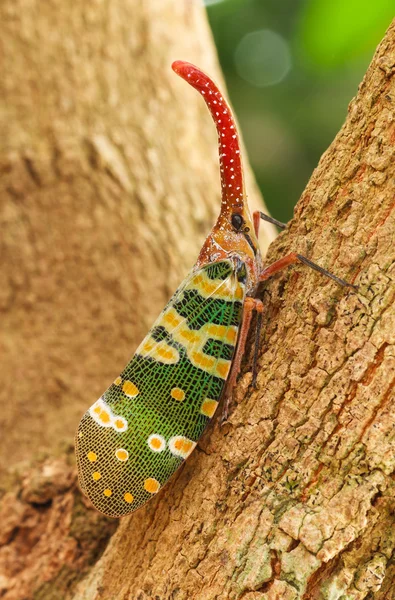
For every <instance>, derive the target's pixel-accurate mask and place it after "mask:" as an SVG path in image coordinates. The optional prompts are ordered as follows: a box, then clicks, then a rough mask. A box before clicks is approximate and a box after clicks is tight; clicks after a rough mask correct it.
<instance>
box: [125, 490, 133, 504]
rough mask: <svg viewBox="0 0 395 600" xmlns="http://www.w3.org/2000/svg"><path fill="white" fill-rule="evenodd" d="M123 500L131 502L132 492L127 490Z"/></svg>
mask: <svg viewBox="0 0 395 600" xmlns="http://www.w3.org/2000/svg"><path fill="white" fill-rule="evenodd" d="M124 500H125V502H128V503H129V504H131V503H132V502H133V500H134V498H133V496H132V494H130V493H129V492H126V494H125V495H124Z"/></svg>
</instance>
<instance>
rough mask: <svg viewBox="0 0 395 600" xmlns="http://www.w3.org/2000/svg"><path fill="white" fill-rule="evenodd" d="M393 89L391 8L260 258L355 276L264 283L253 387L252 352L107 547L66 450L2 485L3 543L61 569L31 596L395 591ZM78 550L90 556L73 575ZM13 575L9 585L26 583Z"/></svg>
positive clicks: (251, 596) (199, 597)
mask: <svg viewBox="0 0 395 600" xmlns="http://www.w3.org/2000/svg"><path fill="white" fill-rule="evenodd" d="M183 6H184V7H185V6H186V5H183ZM188 6H192V4H190V5H188ZM188 10H189V9H188ZM151 16H152V15H151ZM206 68H207V67H206ZM162 84H163V82H162ZM166 85H167V86H170V85H171V84H169V83H168V82H167V81H166ZM188 92H189V90H188ZM188 92H187V91H185V94H187V93H188ZM188 97H189V94H188ZM394 103H395V24H393V25H392V26H391V28H390V29H389V31H388V32H387V35H386V37H385V39H384V40H383V42H382V43H381V45H380V46H379V48H378V50H377V52H376V54H375V56H374V59H373V62H372V64H371V66H370V67H369V70H368V72H367V74H366V76H365V78H364V81H363V83H362V84H361V86H360V89H359V92H358V95H357V97H356V99H355V100H354V101H353V102H352V103H351V104H350V109H349V113H348V116H347V119H346V122H345V124H344V126H343V128H342V130H341V132H340V133H339V135H338V136H337V137H336V139H335V140H334V142H333V144H332V145H331V147H330V148H329V150H328V151H327V152H326V153H325V155H324V156H323V158H322V160H321V161H320V164H319V165H318V167H317V169H316V171H315V172H314V174H313V176H312V179H311V181H310V183H309V184H308V186H307V188H306V191H305V193H304V194H303V195H302V198H301V200H300V201H299V203H298V205H297V208H296V211H295V218H294V220H293V221H292V223H291V225H290V227H289V229H288V230H287V231H286V232H285V233H283V234H282V235H281V236H280V237H279V239H278V240H277V241H276V242H275V243H274V244H273V245H272V247H271V249H270V253H269V257H268V261H269V260H270V261H271V260H274V259H275V258H277V257H279V256H280V255H282V254H284V253H286V252H288V251H290V250H291V249H292V250H298V251H300V252H303V253H304V254H307V255H308V256H310V257H312V258H313V259H314V260H315V261H316V262H319V263H320V264H321V265H323V266H325V267H326V268H329V269H331V270H332V271H335V272H336V273H338V274H339V275H341V276H343V277H345V278H348V279H350V280H352V281H355V283H357V284H358V285H359V291H358V293H354V292H349V291H345V290H342V289H340V288H337V287H336V286H335V284H333V283H332V282H329V281H326V280H324V279H322V278H321V277H320V276H318V275H317V274H316V273H312V272H308V271H306V268H304V267H300V268H292V269H290V270H289V272H287V273H284V274H282V275H280V276H278V277H276V278H275V279H274V280H273V281H271V282H269V283H268V284H267V286H266V287H265V291H264V292H263V299H264V302H265V305H266V308H267V310H266V313H265V323H264V338H263V341H262V348H261V356H260V372H259V378H258V384H259V389H258V390H257V391H252V390H251V389H250V388H249V383H250V380H251V374H250V369H249V364H250V361H249V358H248V356H247V357H246V363H245V368H244V375H243V376H242V378H241V380H240V382H239V385H238V389H237V391H236V392H235V394H234V399H233V403H232V406H231V416H230V419H229V423H228V424H227V425H226V426H225V427H222V428H220V427H219V426H218V424H217V423H214V424H213V426H212V427H211V428H210V431H209V432H207V434H205V436H204V438H203V439H202V441H201V443H199V447H198V449H197V450H196V451H195V452H194V454H193V455H192V456H191V458H190V459H189V460H188V461H187V463H186V465H185V467H184V468H183V469H182V471H181V472H180V473H179V475H178V476H177V477H176V478H175V479H174V480H173V482H172V483H171V484H170V485H169V486H168V487H167V488H166V489H165V490H163V492H162V493H160V494H159V495H158V497H157V498H156V499H155V500H153V501H152V502H151V503H149V504H148V505H147V507H146V508H144V509H142V510H141V511H139V512H138V513H136V514H135V515H132V516H131V517H130V518H126V519H123V520H122V521H121V524H120V526H119V528H118V530H117V531H116V533H115V534H114V535H113V536H112V538H111V541H110V543H109V544H108V546H107V548H106V550H105V552H104V554H103V555H102V557H101V558H100V560H98V561H97V555H98V554H99V553H100V549H101V547H102V546H103V543H104V538H101V531H102V528H104V527H105V526H106V527H109V525H108V522H109V521H108V520H106V519H104V518H102V517H97V516H96V513H95V512H94V511H93V510H90V509H89V508H88V507H85V506H84V505H83V503H82V502H81V499H80V496H79V495H78V491H77V490H76V488H75V479H74V475H73V473H74V472H73V467H69V466H67V465H66V463H65V462H64V460H61V459H59V461H52V462H47V463H44V465H43V466H38V467H37V470H36V471H31V472H30V473H29V474H28V475H27V476H26V478H25V480H24V481H23V482H22V483H21V484H18V485H19V488H18V489H19V490H20V498H19V499H18V500H17V501H16V500H15V496H14V495H13V493H12V492H10V493H9V494H8V495H7V496H6V497H5V499H4V500H3V514H4V515H5V518H3V519H2V522H3V532H4V533H3V538H4V539H6V538H7V540H8V543H7V544H6V545H5V546H4V552H5V553H6V554H5V556H6V557H11V558H12V557H15V555H16V552H17V551H18V548H20V547H22V548H23V544H24V543H25V546H26V540H27V541H28V542H30V547H31V548H33V550H34V552H35V553H36V554H35V562H34V564H33V565H32V569H31V571H33V572H34V573H36V574H38V573H40V567H41V565H42V564H45V566H46V567H47V568H48V567H51V568H52V571H51V569H50V568H48V575H47V579H48V583H47V584H46V585H43V584H42V579H41V580H40V582H39V583H40V587H39V590H38V591H36V592H35V593H36V596H35V597H36V598H41V599H43V598H48V599H49V598H55V597H56V598H61V597H67V598H73V599H74V600H85V599H86V600H96V599H97V600H99V598H100V599H102V598H105V599H106V600H107V599H108V600H113V599H117V600H121V599H123V598H125V599H126V598H127V599H128V600H132V599H133V600H148V599H154V598H155V599H161V600H162V599H163V600H164V599H168V598H169V599H170V598H172V599H177V600H181V599H182V600H183V599H187V598H193V599H196V600H211V599H213V600H214V599H218V600H219V599H224V600H225V599H228V598H229V599H233V598H242V599H243V600H258V599H259V600H275V599H279V600H280V599H281V600H282V599H284V600H296V599H299V598H300V599H302V598H304V599H305V600H307V599H311V600H312V599H320V598H322V599H327V600H332V599H336V600H337V599H339V600H340V599H342V600H346V599H347V600H348V599H351V598H352V599H356V600H360V599H363V598H369V599H371V598H374V599H375V600H384V599H386V600H390V599H391V598H393V597H394V592H393V588H394V587H395V568H394V564H393V555H394V548H395V533H394V531H395V529H394V520H395V518H394V514H395V510H394V509H395V489H394V483H393V473H394V468H395V459H394V456H395V453H394V450H395V422H394V416H393V415H394V400H395V394H394V381H395V357H394V344H395V339H394V338H395V331H394V324H395V310H394V304H393V298H394V294H395V286H394V259H395V248H394V233H393V231H394V221H395V211H393V210H392V209H393V208H394V206H395V201H394V196H395V194H394V192H395V161H394V141H395V123H394ZM181 104H182V103H181ZM181 108H182V106H181V105H180V107H179V110H181ZM197 111H198V108H196V113H195V114H193V115H191V116H192V117H193V118H195V119H200V116H201V115H200V112H199V113H198V112H197ZM201 118H202V120H203V121H204V117H203V115H202V116H201ZM174 119H175V117H174ZM174 122H175V120H174ZM200 130H201V127H200V125H199V131H200ZM175 137H176V141H175V142H174V143H175V144H176V143H177V135H176V136H175ZM96 162H97V161H96ZM96 162H94V164H96ZM186 168H188V167H187V166H186ZM103 170H104V174H102V177H103V178H104V180H106V177H107V178H108V175H106V169H105V168H104V169H103ZM33 173H34V170H33ZM107 173H108V171H107ZM110 173H111V169H110ZM99 174H100V171H99ZM186 192H187V190H185V193H186ZM136 193H137V192H136ZM117 198H118V196H117ZM92 204H93V205H94V203H93V199H92ZM112 208H113V207H112V206H107V204H104V205H103V206H102V210H103V212H104V214H105V215H107V216H108V215H110V214H112V212H113V211H112ZM104 218H105V217H103V221H104ZM127 218H128V217H127ZM93 229H94V231H96V229H97V227H96V228H93ZM80 235H81V234H80ZM90 235H92V233H88V235H86V236H85V237H88V236H90ZM108 235H109V234H108V233H107V237H108ZM155 235H156V230H155ZM107 237H106V238H103V239H102V240H101V242H104V241H105V240H106V239H107ZM132 239H133V238H132ZM96 244H99V241H98V240H96ZM106 248H107V247H106ZM107 251H108V249H107ZM140 260H141V259H140ZM125 262H126V259H124V263H123V265H124V264H125ZM137 262H138V261H137V258H136V264H137ZM113 268H116V269H120V267H119V266H117V267H113ZM98 272H99V270H98ZM159 275H160V270H159V269H158V271H157V272H155V276H156V277H159ZM102 287H105V286H104V284H103V286H102ZM13 289H14V288H13ZM133 293H134V290H133ZM84 297H88V294H86V292H85V295H84ZM126 302H127V299H125V303H126ZM78 308H79V307H78ZM88 310H89V307H88V309H87V311H88ZM75 312H77V311H75ZM102 318H103V317H102V316H99V318H98V319H97V320H96V321H97V322H100V323H101V320H102ZM123 318H126V317H123ZM96 325H97V323H96ZM110 326H113V324H112V323H110ZM110 326H108V329H109V328H110ZM93 353H94V355H95V359H96V360H97V356H98V355H99V351H98V348H97V347H94V348H93ZM121 359H122V357H121ZM121 359H120V360H121ZM115 372H116V369H115V368H114V370H113V372H112V373H113V374H114V373H115ZM107 374H108V375H110V374H109V373H107ZM49 375H51V373H50V374H49ZM81 377H82V376H81ZM107 380H108V379H107ZM110 380H111V379H110ZM82 385H83V383H81V388H80V389H82ZM95 385H96V379H95ZM89 387H92V385H90V386H89ZM101 389H102V388H100V389H99V388H98V389H97V392H98V393H100V391H101ZM89 391H90V390H89ZM14 494H15V492H14ZM38 506H39V508H38ZM62 510H63V518H62V520H60V516H59V515H60V514H61V511H62ZM29 518H30V520H33V521H34V520H35V525H36V526H35V527H33V528H32V527H31V524H30V529H29V523H30V522H29ZM60 521H61V525H62V527H60V528H58V529H60V530H59V531H57V530H56V526H57V524H58V523H59V522H60ZM4 523H6V525H7V526H8V528H5V527H4ZM51 534H52V536H53V538H51ZM95 535H96V539H95ZM107 535H108V533H107ZM40 536H41V539H39V538H40ZM36 539H37V540H39V541H38V542H37V543H34V542H35V541H36ZM52 539H54V540H55V541H51V540H52ZM95 542H96V544H95ZM18 544H19V546H18ZM40 544H41V546H40ZM59 548H60V550H61V553H62V563H63V568H62V569H59V562H58V563H56V561H55V560H54V554H55V553H56V550H58V551H59ZM40 551H41V553H40ZM78 552H79V554H78ZM7 553H8V554H7ZM87 555H89V559H87V558H86V556H87ZM3 556H4V555H3ZM48 557H49V558H52V560H53V561H54V562H55V563H56V565H54V564H53V563H51V561H50V560H49V558H48ZM20 560H21V561H22V562H23V559H22V558H21V559H20ZM78 561H80V563H79V562H78ZM62 563H60V564H62ZM94 563H95V564H94ZM81 564H82V566H83V567H84V568H85V569H86V568H87V566H88V565H89V564H92V565H94V566H93V567H92V569H91V570H90V573H89V574H88V575H87V576H86V577H85V578H84V579H83V580H82V581H81V582H80V583H79V584H78V586H77V588H75V587H73V586H74V584H75V580H76V578H77V577H76V574H75V570H77V569H78V568H80V567H79V565H81ZM34 568H35V571H34ZM73 569H74V571H73ZM16 570H17V569H16ZM22 575H23V573H22ZM6 576H7V577H8V578H9V581H11V584H10V586H9V588H8V592H6V595H5V596H4V597H5V598H8V599H10V598H19V597H26V598H28V597H33V594H31V596H29V595H28V594H29V593H30V592H31V590H30V591H29V590H28V589H27V587H26V585H25V588H23V593H24V596H22V595H21V594H20V596H17V595H15V590H16V589H17V585H18V583H17V582H16V580H17V576H16V575H15V576H14V579H13V580H12V577H11V576H10V574H9V573H8V572H7V573H6ZM27 577H28V576H27ZM22 578H23V577H22ZM27 581H28V582H30V581H32V579H31V575H30V579H28V578H27ZM12 586H13V587H12ZM68 586H69V588H70V590H69V592H68V591H67V588H68ZM20 589H21V588H20ZM13 594H14V595H13ZM61 594H62V595H61Z"/></svg>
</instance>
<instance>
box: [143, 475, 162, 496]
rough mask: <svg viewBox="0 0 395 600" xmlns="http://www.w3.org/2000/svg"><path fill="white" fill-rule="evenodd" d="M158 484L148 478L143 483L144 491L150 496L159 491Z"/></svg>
mask: <svg viewBox="0 0 395 600" xmlns="http://www.w3.org/2000/svg"><path fill="white" fill-rule="evenodd" d="M159 488H160V483H159V481H157V480H156V479H153V478H152V477H149V478H148V479H146V480H145V481H144V489H145V490H146V491H147V492H149V493H150V494H156V493H157V492H158V491H159Z"/></svg>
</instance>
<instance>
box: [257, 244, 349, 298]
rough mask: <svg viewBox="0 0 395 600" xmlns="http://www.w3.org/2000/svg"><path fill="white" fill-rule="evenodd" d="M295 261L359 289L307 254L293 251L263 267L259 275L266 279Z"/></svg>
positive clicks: (340, 282) (338, 281)
mask: <svg viewBox="0 0 395 600" xmlns="http://www.w3.org/2000/svg"><path fill="white" fill-rule="evenodd" d="M295 263H302V264H304V265H307V266H308V267H311V268H312V269H314V270H315V271H318V273H321V275H325V276H326V277H329V279H333V281H336V283H338V284H339V285H343V286H347V287H351V288H354V289H358V288H357V286H356V285H353V284H352V283H348V282H347V281H344V279H340V277H336V275H333V273H330V272H329V271H327V270H326V269H323V268H322V267H320V266H319V265H316V264H315V263H313V262H312V261H311V260H309V259H308V258H306V257H305V256H302V254H296V252H291V253H290V254H287V256H283V258H280V259H279V260H276V262H274V263H272V264H271V265H269V266H268V267H266V268H265V269H263V271H262V272H261V274H260V276H259V281H265V280H266V279H269V277H271V276H272V275H274V274H275V273H278V271H281V270H282V269H285V267H288V266H289V265H294V264H295Z"/></svg>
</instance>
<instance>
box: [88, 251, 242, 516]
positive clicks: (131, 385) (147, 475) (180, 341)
mask: <svg viewBox="0 0 395 600" xmlns="http://www.w3.org/2000/svg"><path fill="white" fill-rule="evenodd" d="M245 273H246V271H245V267H244V264H243V263H240V262H239V261H236V262H234V261H231V260H224V261H220V262H217V263H213V264H211V265H208V266H205V267H202V268H201V269H199V270H197V271H195V272H192V273H191V274H190V275H189V276H188V277H187V279H186V280H185V281H184V282H183V284H182V285H181V286H180V288H179V289H178V290H177V292H176V293H175V294H174V296H173V297H172V299H171V300H170V302H169V303H168V305H167V306H166V308H165V309H164V310H163V312H162V313H161V314H160V316H159V318H158V319H157V321H156V322H155V323H154V325H153V327H152V329H151V330H150V331H149V333H148V335H147V336H146V337H145V338H144V340H143V342H142V343H141V344H140V346H139V347H138V349H137V351H136V354H135V355H134V356H133V358H132V359H131V361H130V362H129V364H128V365H127V366H126V368H125V369H124V371H123V372H122V373H121V375H120V376H119V377H118V378H117V379H116V380H115V382H114V383H113V384H112V385H111V386H110V387H109V388H108V390H107V391H106V392H105V393H104V394H103V396H102V397H101V398H100V399H99V400H98V401H97V402H95V404H93V405H92V406H91V407H90V409H89V410H88V411H87V412H86V413H85V415H84V416H83V418H82V419H81V422H80V425H79V428H78V431H77V436H76V453H77V462H78V471H79V479H80V484H81V487H82V489H83V491H84V493H85V494H86V495H87V496H88V497H89V498H90V499H91V501H92V502H93V504H94V505H95V507H96V508H97V509H98V510H100V511H101V512H103V513H105V514H107V515H110V516H114V517H116V516H121V515H125V514H127V513H129V512H132V511H134V510H136V509H137V508H139V507H140V506H141V505H142V504H144V503H145V502H146V501H147V500H149V498H151V497H152V496H153V495H154V494H155V493H156V492H157V491H159V489H160V488H161V487H162V486H163V485H164V484H165V483H166V482H167V480H168V479H169V477H171V475H172V474H173V473H174V472H175V471H176V470H177V469H178V467H179V466H180V465H181V463H182V461H183V460H184V459H185V458H187V456H188V455H189V454H190V453H191V451H192V450H193V448H194V447H195V445H196V442H197V440H198V439H199V438H200V436H201V435H202V433H203V431H204V429H205V427H206V426H207V424H208V422H209V420H210V418H211V417H212V416H213V414H214V412H215V409H216V407H217V404H218V402H219V400H220V397H221V394H222V391H223V389H224V385H225V381H226V379H227V376H228V373H229V370H230V366H231V361H232V357H233V353H234V349H235V345H236V342H237V336H238V329H239V326H240V322H241V317H242V307H243V301H244V294H245Z"/></svg>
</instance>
